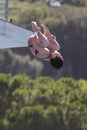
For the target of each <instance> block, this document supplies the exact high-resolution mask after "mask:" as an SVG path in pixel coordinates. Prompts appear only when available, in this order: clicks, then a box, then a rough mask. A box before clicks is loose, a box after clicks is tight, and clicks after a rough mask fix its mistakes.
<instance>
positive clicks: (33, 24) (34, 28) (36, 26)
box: [31, 21, 41, 32]
mask: <svg viewBox="0 0 87 130" xmlns="http://www.w3.org/2000/svg"><path fill="white" fill-rule="evenodd" d="M31 25H32V30H33V31H34V32H38V31H40V30H41V28H40V27H38V25H37V23H36V22H35V21H33V22H32V23H31Z"/></svg>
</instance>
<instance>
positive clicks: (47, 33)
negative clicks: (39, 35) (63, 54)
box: [41, 24, 51, 36]
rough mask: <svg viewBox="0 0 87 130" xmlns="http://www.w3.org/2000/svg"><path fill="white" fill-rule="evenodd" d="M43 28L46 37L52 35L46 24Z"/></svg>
mask: <svg viewBox="0 0 87 130" xmlns="http://www.w3.org/2000/svg"><path fill="white" fill-rule="evenodd" d="M41 27H42V28H43V30H44V35H45V36H49V35H51V33H50V31H49V30H48V28H47V27H46V26H45V25H44V24H41Z"/></svg>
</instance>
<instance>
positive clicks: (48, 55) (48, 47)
mask: <svg viewBox="0 0 87 130" xmlns="http://www.w3.org/2000/svg"><path fill="white" fill-rule="evenodd" d="M31 25H32V30H33V31H34V32H35V34H34V35H31V36H30V37H29V40H28V46H29V49H30V50H31V52H32V54H33V55H34V56H36V57H37V58H39V59H42V60H47V61H50V64H51V65H52V66H53V67H54V68H56V69H60V68H62V67H63V64H64V60H63V57H62V55H61V54H60V52H59V50H60V45H59V43H58V42H57V41H56V37H55V36H54V35H53V34H51V32H50V31H49V30H48V28H47V27H46V26H45V25H44V24H41V27H42V29H43V31H44V33H42V32H41V28H40V27H39V26H38V25H37V23H36V22H35V21H33V22H32V23H31Z"/></svg>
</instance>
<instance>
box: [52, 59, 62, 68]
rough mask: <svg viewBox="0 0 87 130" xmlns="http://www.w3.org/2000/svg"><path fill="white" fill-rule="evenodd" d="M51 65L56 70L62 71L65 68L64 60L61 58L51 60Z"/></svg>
mask: <svg viewBox="0 0 87 130" xmlns="http://www.w3.org/2000/svg"><path fill="white" fill-rule="evenodd" d="M50 64H51V65H52V66H53V67H54V68H56V69H60V68H62V67H63V64H64V60H63V58H61V57H55V58H51V59H50Z"/></svg>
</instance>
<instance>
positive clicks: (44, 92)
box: [0, 73, 87, 130]
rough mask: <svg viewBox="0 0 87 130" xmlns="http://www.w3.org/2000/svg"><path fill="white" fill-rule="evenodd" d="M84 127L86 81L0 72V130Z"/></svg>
mask: <svg viewBox="0 0 87 130" xmlns="http://www.w3.org/2000/svg"><path fill="white" fill-rule="evenodd" d="M15 129H16V130H24V129H25V130H28V129H30V130H38V129H42V130H54V129H55V130H58V129H59V130H87V80H84V79H80V80H75V79H73V78H68V77H67V78H63V77H62V78H60V79H58V80H56V81H55V80H54V79H52V78H51V77H37V78H36V79H34V80H32V79H31V78H30V77H28V76H26V75H15V76H12V75H11V74H3V73H0V130H15Z"/></svg>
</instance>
